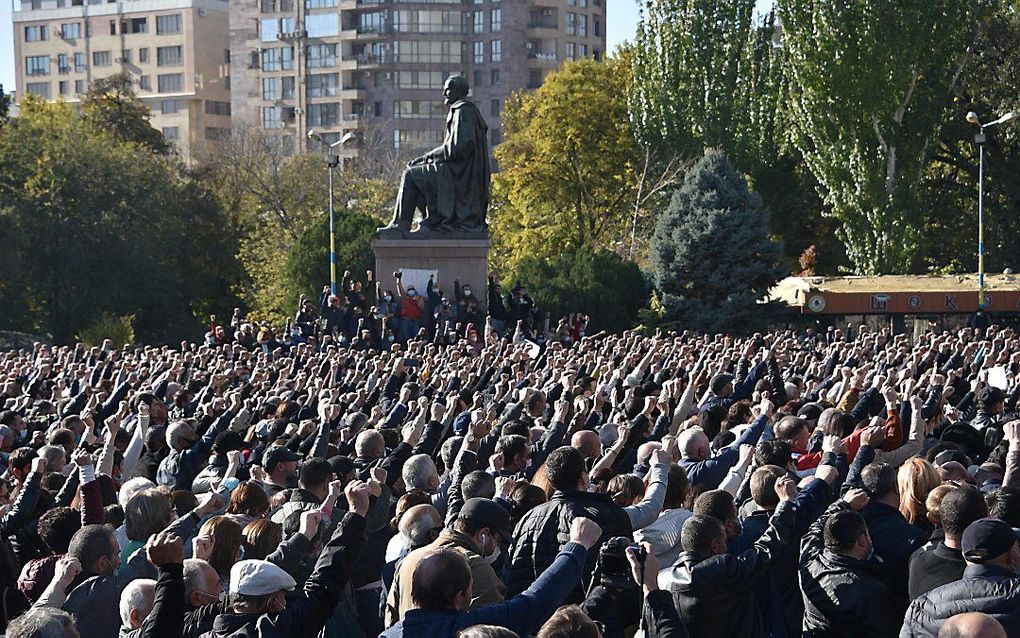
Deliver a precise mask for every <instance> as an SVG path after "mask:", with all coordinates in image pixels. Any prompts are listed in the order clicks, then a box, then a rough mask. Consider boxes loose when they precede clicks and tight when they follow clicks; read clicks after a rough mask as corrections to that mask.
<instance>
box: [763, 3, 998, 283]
mask: <svg viewBox="0 0 1020 638" xmlns="http://www.w3.org/2000/svg"><path fill="white" fill-rule="evenodd" d="M982 7H983V5H982V4H980V3H972V2H960V1H958V0H928V1H926V2H917V1H916V0H885V1H884V2H881V3H875V2H872V1H871V0H849V1H844V2H838V3H832V2H828V1H826V0H779V2H778V11H779V18H780V22H781V23H782V25H783V34H782V38H783V42H782V50H783V61H784V66H785V73H786V76H787V78H788V79H789V83H790V99H789V100H788V102H787V105H788V109H789V122H790V126H791V134H792V136H793V139H794V142H795V143H796V145H797V148H798V149H799V150H800V152H801V154H802V156H803V158H804V160H805V162H806V164H807V166H808V167H809V168H810V170H811V173H812V174H813V175H814V176H815V178H816V179H817V181H818V184H819V187H820V189H821V191H822V194H823V196H824V199H825V202H826V204H827V205H828V207H829V208H828V210H829V211H830V212H831V214H832V215H833V216H835V217H836V218H837V219H838V220H839V222H840V224H841V226H840V229H839V232H840V236H841V239H842V240H843V242H844V243H845V245H846V249H847V254H848V256H849V258H850V262H851V263H852V264H853V267H854V269H855V270H856V271H857V272H860V273H863V274H876V273H887V272H907V271H909V270H910V269H911V268H912V267H913V264H914V257H915V255H916V252H917V246H918V235H919V228H920V223H919V222H920V213H919V208H920V206H919V204H920V199H919V186H920V183H921V179H922V175H923V173H924V170H925V167H926V165H927V158H928V156H929V154H930V151H931V150H932V148H933V147H934V145H935V142H936V139H937V135H938V131H939V126H940V124H941V123H942V121H943V119H944V117H945V116H946V112H947V109H948V107H949V105H950V103H951V99H952V91H953V88H954V86H955V84H956V81H957V79H958V78H959V76H960V73H961V72H962V71H963V69H964V66H965V64H966V62H967V60H968V58H969V54H968V48H969V47H970V46H971V45H972V44H973V43H974V38H975V32H976V28H977V25H978V22H979V15H978V11H980V10H981V9H982Z"/></svg>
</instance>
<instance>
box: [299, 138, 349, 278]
mask: <svg viewBox="0 0 1020 638" xmlns="http://www.w3.org/2000/svg"><path fill="white" fill-rule="evenodd" d="M353 137H354V131H347V132H346V133H345V134H344V136H343V137H341V138H340V139H338V140H337V141H335V142H333V143H332V144H326V142H325V141H323V139H322V136H321V135H319V134H318V133H316V132H315V130H314V129H308V139H310V140H312V141H313V142H317V143H318V144H320V145H321V146H322V147H323V150H325V151H326V166H327V168H328V169H329V290H330V292H332V293H333V294H334V295H335V294H336V232H334V230H333V169H334V168H336V167H337V166H339V165H340V155H339V154H337V153H335V152H334V149H338V148H339V147H341V146H343V145H344V144H346V143H347V142H349V141H350V140H351V139H352V138H353Z"/></svg>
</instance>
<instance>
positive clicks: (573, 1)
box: [567, 0, 577, 7]
mask: <svg viewBox="0 0 1020 638" xmlns="http://www.w3.org/2000/svg"><path fill="white" fill-rule="evenodd" d="M576 4H577V0H567V6H568V7H573V6H575V5H576Z"/></svg>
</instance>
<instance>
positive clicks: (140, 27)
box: [121, 18, 149, 33]
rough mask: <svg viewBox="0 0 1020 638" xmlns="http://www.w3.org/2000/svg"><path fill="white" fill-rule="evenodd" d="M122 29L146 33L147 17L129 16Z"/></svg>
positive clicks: (147, 30)
mask: <svg viewBox="0 0 1020 638" xmlns="http://www.w3.org/2000/svg"><path fill="white" fill-rule="evenodd" d="M121 30H122V31H124V30H126V31H127V33H148V32H149V19H148V18H131V20H129V21H127V22H125V23H124V27H122V28H121Z"/></svg>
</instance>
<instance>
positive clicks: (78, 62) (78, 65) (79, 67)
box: [74, 52, 85, 73]
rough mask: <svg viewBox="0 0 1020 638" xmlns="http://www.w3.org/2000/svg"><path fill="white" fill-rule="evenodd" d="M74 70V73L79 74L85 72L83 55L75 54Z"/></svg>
mask: <svg viewBox="0 0 1020 638" xmlns="http://www.w3.org/2000/svg"><path fill="white" fill-rule="evenodd" d="M74 70H75V72H76V73H81V72H82V71H84V70H85V54H84V53H81V52H79V53H75V54H74Z"/></svg>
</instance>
